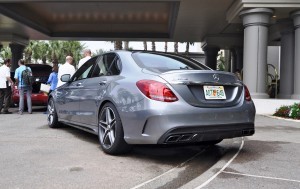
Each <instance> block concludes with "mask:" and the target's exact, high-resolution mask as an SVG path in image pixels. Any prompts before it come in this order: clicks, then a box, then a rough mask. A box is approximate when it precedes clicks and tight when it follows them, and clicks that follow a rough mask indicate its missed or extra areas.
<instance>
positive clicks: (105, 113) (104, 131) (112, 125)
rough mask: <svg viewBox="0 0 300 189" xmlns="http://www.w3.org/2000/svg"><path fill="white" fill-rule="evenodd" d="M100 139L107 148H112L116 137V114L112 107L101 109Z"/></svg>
mask: <svg viewBox="0 0 300 189" xmlns="http://www.w3.org/2000/svg"><path fill="white" fill-rule="evenodd" d="M99 139H100V142H101V143H102V144H103V147H105V148H106V149H108V148H110V147H111V146H112V145H113V144H114V142H115V139H116V116H115V113H114V111H113V110H112V109H111V108H110V107H105V108H104V109H103V110H102V111H101V115H100V119H99Z"/></svg>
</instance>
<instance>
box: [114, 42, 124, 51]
mask: <svg viewBox="0 0 300 189" xmlns="http://www.w3.org/2000/svg"><path fill="white" fill-rule="evenodd" d="M122 49H123V47H122V41H115V50H122Z"/></svg>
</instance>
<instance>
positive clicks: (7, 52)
mask: <svg viewBox="0 0 300 189" xmlns="http://www.w3.org/2000/svg"><path fill="white" fill-rule="evenodd" d="M0 57H1V59H2V60H4V59H6V58H11V57H12V54H11V50H10V48H9V46H6V47H3V48H2V49H1V53H0Z"/></svg>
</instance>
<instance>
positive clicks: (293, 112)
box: [289, 103, 300, 119]
mask: <svg viewBox="0 0 300 189" xmlns="http://www.w3.org/2000/svg"><path fill="white" fill-rule="evenodd" d="M289 116H290V117H291V118H293V119H300V103H299V104H297V103H295V104H293V105H292V106H291V109H290V114H289Z"/></svg>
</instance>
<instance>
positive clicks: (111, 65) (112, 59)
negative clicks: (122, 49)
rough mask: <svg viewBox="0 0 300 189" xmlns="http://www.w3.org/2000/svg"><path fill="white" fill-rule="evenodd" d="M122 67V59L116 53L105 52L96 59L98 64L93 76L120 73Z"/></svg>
mask: <svg viewBox="0 0 300 189" xmlns="http://www.w3.org/2000/svg"><path fill="white" fill-rule="evenodd" d="M120 68H121V61H120V59H119V58H118V56H116V54H114V53H109V54H105V55H103V56H101V57H100V58H98V59H97V60H96V65H95V68H94V71H93V73H92V76H91V77H99V76H103V75H118V74H120Z"/></svg>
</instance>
